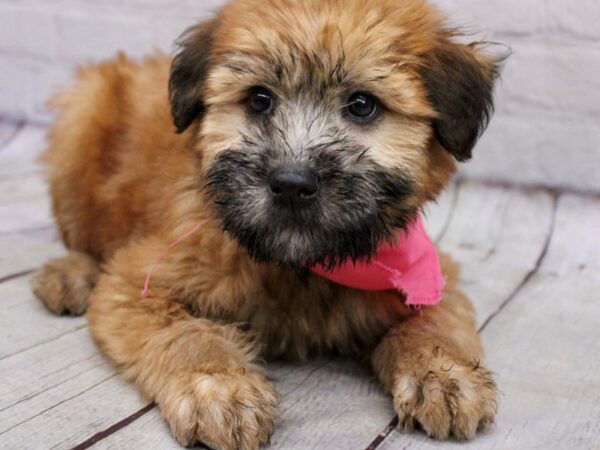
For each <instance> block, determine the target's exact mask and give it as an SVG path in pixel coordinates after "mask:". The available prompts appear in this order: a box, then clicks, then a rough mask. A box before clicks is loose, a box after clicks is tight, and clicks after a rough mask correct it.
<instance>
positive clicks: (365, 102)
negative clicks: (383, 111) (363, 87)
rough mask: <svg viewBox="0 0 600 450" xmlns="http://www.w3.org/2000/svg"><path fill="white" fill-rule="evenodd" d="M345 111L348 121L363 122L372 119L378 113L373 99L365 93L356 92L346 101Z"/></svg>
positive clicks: (376, 103)
mask: <svg viewBox="0 0 600 450" xmlns="http://www.w3.org/2000/svg"><path fill="white" fill-rule="evenodd" d="M346 111H347V113H348V116H349V117H350V119H352V120H355V121H357V122H365V121H369V120H372V119H374V118H375V117H376V116H377V114H378V112H379V107H378V102H377V99H376V98H375V97H373V96H372V95H371V94H367V93H365V92H356V93H354V94H352V95H351V96H350V98H349V99H348V106H346Z"/></svg>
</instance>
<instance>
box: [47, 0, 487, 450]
mask: <svg viewBox="0 0 600 450" xmlns="http://www.w3.org/2000/svg"><path fill="white" fill-rule="evenodd" d="M455 37H456V33H455V32H454V31H453V30H452V29H449V28H447V27H445V25H444V23H443V19H442V18H441V16H440V14H438V12H437V11H436V10H435V9H434V8H433V7H431V6H429V5H428V4H427V3H426V2H424V1H422V0H352V1H350V0H234V1H231V2H230V3H229V4H228V5H227V6H226V7H224V8H223V9H222V11H221V12H220V13H219V14H218V15H217V16H216V17H215V19H214V20H211V21H209V22H206V23H202V24H200V25H198V26H196V27H194V28H192V29H190V30H189V31H187V32H186V33H185V35H184V36H183V38H182V40H181V43H180V50H179V52H178V53H177V55H176V56H175V58H174V59H171V58H169V57H167V56H163V55H161V56H157V57H154V58H150V59H147V60H146V61H144V62H143V63H141V64H138V63H135V62H132V61H130V60H128V59H127V58H126V57H124V56H119V57H118V58H117V59H116V60H114V61H111V62H107V63H105V64H101V65H97V66H94V67H89V68H85V69H82V70H81V71H80V74H79V79H78V82H77V84H76V85H75V86H74V87H73V88H72V89H69V90H67V91H65V92H63V93H62V94H60V95H59V96H58V97H57V98H56V99H55V101H54V105H55V106H56V107H57V108H58V109H59V110H60V114H59V116H58V119H57V122H56V124H55V125H54V127H53V128H52V131H51V134H50V141H51V144H50V149H49V150H48V152H47V154H46V155H45V161H46V163H47V165H48V168H49V179H50V186H51V192H52V200H53V205H54V213H55V215H56V219H57V221H58V224H59V227H60V230H61V232H62V236H63V239H64V242H65V244H66V246H67V247H68V249H69V250H70V253H69V255H68V256H66V257H64V258H61V259H58V260H54V261H51V262H50V263H48V265H47V266H46V267H45V268H44V270H43V271H42V272H41V274H40V275H39V276H38V279H37V284H36V293H37V295H38V296H39V297H40V298H41V299H42V301H43V302H44V303H45V304H46V305H47V306H48V308H50V309H51V310H53V311H55V312H57V313H72V314H82V313H83V312H85V311H86V310H87V317H88V319H89V323H90V330H91V333H92V335H93V337H94V339H95V340H96V342H97V343H98V345H99V346H100V347H101V348H102V350H103V351H104V352H105V353H106V354H107V355H108V357H109V358H110V359H111V360H112V361H114V363H115V365H116V366H117V367H118V369H119V371H120V372H121V373H122V374H123V375H124V376H125V377H127V378H128V379H129V380H132V381H133V382H134V383H135V384H136V386H137V387H138V388H139V389H140V390H141V391H142V392H143V394H144V395H146V396H147V397H148V398H150V399H152V400H153V401H155V402H156V403H157V404H158V406H159V407H160V410H161V412H162V414H163V416H164V417H165V419H166V420H167V422H168V423H169V425H170V427H171V430H172V431H173V434H174V435H175V437H176V438H177V440H178V441H179V442H181V443H182V444H185V445H188V444H192V443H195V442H203V443H205V444H207V445H209V446H211V447H214V448H218V449H255V448H257V447H258V446H259V445H260V444H261V443H265V442H266V441H267V440H268V438H269V435H270V433H271V432H272V430H273V423H274V419H275V417H276V408H277V403H278V395H277V393H276V392H275V389H274V388H273V386H272V385H271V383H270V382H269V381H268V380H267V379H266V378H265V377H264V376H263V375H262V374H261V370H260V368H259V367H258V365H259V361H260V360H261V359H262V358H270V357H288V358H296V359H304V358H307V357H309V356H311V355H314V354H317V353H323V352H337V353H341V354H344V355H349V356H352V357H357V358H361V359H363V360H367V361H370V363H371V366H372V369H373V371H374V373H375V374H376V376H377V377H378V379H379V380H380V381H381V385H382V386H383V388H384V389H385V390H386V391H387V392H389V393H390V394H391V395H392V397H393V401H394V406H395V409H396V411H397V413H398V416H399V419H400V426H401V427H402V428H403V429H405V430H410V429H412V427H413V426H414V425H415V424H416V423H418V424H420V426H421V427H422V428H423V429H424V430H425V431H426V432H427V434H428V435H430V436H432V437H434V438H436V439H446V438H448V437H449V436H451V435H452V436H455V437H456V438H458V439H470V438H473V437H474V436H475V433H476V431H477V430H478V429H479V428H480V427H483V426H485V425H486V424H489V423H491V422H492V421H493V420H494V414H495V406H496V403H495V402H496V388H495V384H494V381H493V380H492V377H491V376H490V373H489V371H488V370H486V369H485V368H484V367H483V366H482V365H480V363H479V360H480V358H481V356H482V349H481V345H480V342H479V337H478V335H477V331H476V328H475V319H474V313H473V308H472V306H471V304H470V303H469V301H468V300H467V299H466V298H465V296H464V295H463V294H462V293H461V292H460V291H459V290H458V289H457V281H456V280H457V269H456V267H454V265H453V264H452V263H451V262H450V260H449V259H448V258H446V257H444V256H442V257H441V266H442V272H443V273H444V276H445V277H446V283H445V287H444V288H443V293H441V294H440V295H441V297H442V299H441V302H440V303H439V304H436V305H428V306H423V308H422V309H420V310H416V309H414V308H411V307H410V306H409V305H411V304H420V303H437V301H438V300H439V299H437V298H434V297H435V296H434V297H430V298H425V297H423V298H420V297H419V295H418V294H415V293H414V292H417V291H419V289H420V290H421V291H423V290H424V291H427V290H430V291H432V292H435V289H436V288H439V289H441V287H442V285H443V281H442V282H441V284H440V279H441V278H439V277H436V270H437V268H438V267H439V263H438V257H437V256H436V255H435V253H433V256H432V255H431V254H428V255H427V256H426V258H425V259H424V261H425V260H426V261H429V262H431V263H432V264H431V266H430V267H429V269H431V270H430V273H426V271H423V270H424V269H422V268H418V264H420V263H419V261H417V260H416V259H415V261H413V262H411V261H410V258H408V259H407V261H408V262H407V261H405V262H404V263H403V264H404V266H405V269H407V272H406V273H407V274H408V275H406V277H405V278H403V276H404V275H405V274H404V273H400V272H397V271H394V270H395V269H393V268H392V269H390V270H391V271H390V273H394V274H396V275H397V278H396V279H394V280H393V282H394V283H395V284H394V286H395V287H396V289H395V288H394V286H391V287H390V288H389V289H386V288H385V286H384V287H383V288H381V287H380V288H373V289H362V288H361V286H353V285H352V280H350V282H349V284H344V282H342V281H339V282H338V281H335V277H334V276H333V275H332V274H333V272H331V271H335V270H341V271H342V272H343V271H345V270H350V271H351V270H352V264H353V262H357V263H359V265H358V266H356V267H358V268H359V270H358V272H360V271H362V270H363V269H364V270H365V271H367V272H368V271H369V270H371V269H373V267H376V266H377V267H379V268H381V267H383V268H385V269H386V270H387V269H389V266H386V265H385V264H382V263H381V261H380V260H379V259H378V258H379V256H378V255H379V254H380V253H381V249H382V248H383V247H386V248H388V250H389V249H394V248H395V249H396V250H393V251H395V252H396V254H395V256H394V257H398V258H402V257H404V256H406V255H405V254H404V253H402V250H401V249H400V250H398V249H399V248H400V247H401V246H400V244H399V243H398V242H399V241H398V240H402V239H408V240H410V239H412V238H410V236H412V235H411V233H416V234H415V235H414V236H416V237H415V239H421V241H419V242H420V243H423V242H425V241H422V239H423V233H422V229H421V226H420V219H419V210H420V209H421V208H422V206H423V205H424V204H425V203H426V202H427V201H430V200H433V199H434V198H435V197H436V196H437V195H438V193H439V192H440V191H441V190H442V189H443V188H444V186H445V184H446V183H447V182H448V179H449V178H450V176H451V174H452V173H453V171H454V169H455V160H459V161H463V160H466V159H468V158H469V157H470V156H471V150H472V149H473V146H474V145H475V142H476V140H477V138H478V137H479V135H480V133H481V132H482V130H483V129H484V128H485V125H486V122H487V120H488V117H489V114H490V113H491V110H492V90H493V84H494V80H495V78H496V76H497V72H498V63H499V61H498V60H495V59H494V58H492V57H490V56H488V55H486V54H484V53H483V52H482V51H481V46H480V45H477V44H472V45H464V44H460V43H457V42H456V41H455V40H454V38H455ZM173 121H174V123H175V126H173ZM200 225H204V227H203V228H202V229H199V228H200ZM190 230H193V231H196V232H195V233H189V231H190ZM399 230H401V231H399ZM404 232H406V233H405V234H403V233H404ZM407 236H409V237H407ZM409 238H410V239H409ZM173 243H176V244H177V245H172V244H173ZM405 244H406V243H405ZM406 245H407V246H408V247H410V248H411V249H412V248H413V247H411V246H412V245H413V244H411V243H408V244H406ZM419 245H421V244H419ZM423 245H424V247H423V248H426V247H427V245H430V244H427V242H425V243H424V244H423ZM398 246H400V247H398ZM417 247H418V245H416V246H415V248H417ZM167 248H170V250H169V252H166V251H165V249H167ZM419 248H421V247H419ZM431 248H433V247H431ZM411 251H412V250H411ZM161 254H163V257H162V258H159V255H161ZM403 255H404V256H403ZM155 263H156V264H155ZM413 263H414V264H415V266H414V268H413V267H412V264H413ZM386 264H387V263H386ZM390 264H392V263H390ZM152 266H154V268H153V270H151V267H152ZM355 269H356V268H355ZM413 269H414V270H413ZM429 269H427V270H429ZM411 271H412V272H415V271H416V272H418V273H417V275H414V274H412V275H411ZM149 272H151V274H152V278H151V279H150V280H149V286H148V284H147V283H146V281H147V275H148V273H149ZM328 272H331V274H330V275H332V276H331V277H329V276H328ZM367 272H365V273H367ZM361 273H362V272H361ZM342 275H343V274H342ZM355 275H356V274H355ZM358 275H360V274H358ZM370 276H371V275H369V277H370ZM428 277H429V278H428ZM342 278H344V277H343V276H342ZM350 278H352V277H350ZM363 278H368V277H363ZM392 278H393V277H392ZM352 279H354V278H352ZM332 280H333V281H332ZM415 280H416V281H417V282H415ZM372 281H373V280H367V284H369V283H371V282H372ZM429 281H430V282H431V285H429V284H428V283H429ZM145 283H146V285H147V287H148V289H146V291H145V293H146V295H143V294H142V293H141V291H142V289H143V288H144V285H145ZM402 283H405V284H402ZM359 284H360V283H359ZM413 288H414V289H416V291H413ZM421 291H419V292H421ZM440 292H441V291H440ZM411 295H413V297H414V298H413V297H410V296H411ZM411 298H412V301H410V300H411ZM420 299H421V300H423V301H422V302H421V301H420Z"/></svg>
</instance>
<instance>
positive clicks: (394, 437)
mask: <svg viewBox="0 0 600 450" xmlns="http://www.w3.org/2000/svg"><path fill="white" fill-rule="evenodd" d="M598 230H600V199H598V198H582V197H575V196H571V195H566V196H563V197H561V198H560V201H559V203H558V210H557V214H556V222H555V231H554V233H553V236H552V240H551V242H550V245H549V248H548V250H547V253H546V255H545V257H544V259H543V261H542V264H541V267H540V268H539V270H537V271H536V272H535V274H533V275H532V276H531V277H530V279H529V280H528V282H527V283H526V284H525V285H524V286H523V288H522V289H521V290H520V291H519V292H518V293H517V294H516V295H515V296H514V298H513V299H512V300H511V301H510V302H509V303H508V304H507V305H506V306H505V307H504V309H502V310H501V311H500V312H499V313H498V314H497V315H496V317H494V319H493V320H492V321H491V322H490V323H489V324H488V326H487V327H486V328H485V330H484V331H483V333H482V336H483V340H484V344H485V346H486V348H487V349H488V355H489V356H488V360H489V364H490V365H491V366H492V367H493V368H494V369H495V371H496V373H497V378H498V383H499V386H500V389H501V390H502V393H503V395H502V397H501V399H500V405H499V415H498V420H497V425H496V426H495V428H493V429H492V430H490V431H489V432H487V433H486V434H484V435H482V436H480V437H479V438H478V439H477V440H475V441H473V442H472V443H469V444H460V448H473V449H478V450H480V449H482V450H483V449H505V448H515V449H516V448H527V449H529V448H539V449H557V450H558V449H566V448H577V449H597V448H598V443H599V442H600V425H599V424H600V407H599V406H598V405H600V377H599V376H598V373H600V358H598V355H599V354H600V294H599V293H600V276H599V274H600V245H599V235H598ZM455 446H456V447H457V448H458V445H455ZM379 448H380V449H384V450H388V449H400V448H415V449H439V448H446V446H445V445H443V444H438V443H435V442H432V441H429V440H427V439H426V438H424V437H423V436H418V437H414V436H410V437H407V436H403V435H401V434H399V433H396V432H394V433H392V434H391V435H390V436H389V438H388V439H387V440H386V442H385V443H384V444H383V445H382V446H380V447H379Z"/></svg>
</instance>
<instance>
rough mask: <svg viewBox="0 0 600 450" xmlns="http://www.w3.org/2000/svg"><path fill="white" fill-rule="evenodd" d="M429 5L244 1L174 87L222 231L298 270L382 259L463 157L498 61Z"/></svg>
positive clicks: (480, 124) (203, 34)
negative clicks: (382, 250) (454, 34)
mask: <svg viewBox="0 0 600 450" xmlns="http://www.w3.org/2000/svg"><path fill="white" fill-rule="evenodd" d="M450 39H451V33H449V32H448V31H446V30H445V29H444V28H443V27H442V23H441V21H440V19H439V17H438V15H437V13H436V12H435V10H433V9H432V8H430V7H429V6H427V5H425V4H424V3H423V2H422V1H420V0H394V1H392V0H368V1H367V0H356V1H352V2H340V1H335V0H326V1H323V0H297V1H281V0H278V1H275V0H238V1H234V2H232V3H230V4H229V5H228V6H227V7H225V8H224V10H223V11H222V12H221V14H220V15H219V16H218V17H217V18H216V19H215V20H213V21H212V22H210V23H207V24H203V25H200V26H198V27H196V28H194V29H192V30H190V31H188V33H187V34H186V35H185V37H184V39H183V41H182V47H181V51H180V53H179V54H178V55H177V56H176V58H175V60H174V63H173V68H172V73H171V81H170V94H171V101H172V109H173V116H174V119H175V124H176V126H177V128H178V130H179V131H180V132H182V131H184V130H185V129H187V128H188V127H190V125H192V124H195V126H193V127H190V128H191V130H192V131H191V133H193V134H194V135H195V138H196V142H197V144H196V150H197V152H198V154H199V157H200V158H201V161H202V165H201V167H202V170H203V172H204V173H203V174H201V176H202V177H203V179H204V181H205V185H206V188H207V192H208V193H209V195H210V198H211V199H212V201H213V202H214V206H215V209H216V212H217V215H218V217H219V218H220V220H221V221H222V223H223V227H224V228H225V229H226V230H227V231H228V232H229V233H231V235H232V236H233V237H235V238H236V239H237V240H238V241H239V242H240V243H241V244H242V245H243V246H244V247H245V248H246V249H247V251H248V253H249V254H250V255H251V256H253V257H255V258H256V259H258V260H264V261H273V262H279V263H283V264H286V265H290V266H293V267H307V266H311V265H313V264H316V263H324V264H329V265H335V264H337V263H340V262H342V261H344V260H346V259H348V258H352V259H358V258H363V257H368V256H370V255H372V254H373V253H374V252H375V251H376V250H377V248H378V246H379V245H380V244H381V242H382V241H384V240H386V239H389V238H390V237H391V236H392V235H393V232H394V230H395V229H397V228H403V227H405V226H406V225H407V224H408V223H409V222H410V221H411V220H413V218H414V217H415V215H416V213H417V211H418V210H419V208H420V207H421V206H422V205H423V203H424V202H426V201H427V200H430V199H433V198H434V197H435V196H436V195H437V194H438V193H439V191H440V190H441V189H442V188H443V186H444V185H445V184H446V182H447V180H448V178H449V176H450V175H451V173H452V172H453V170H454V159H458V160H464V159H468V158H469V157H470V154H471V150H472V148H473V146H474V144H475V142H476V140H477V138H478V136H479V134H480V131H481V130H482V129H483V128H484V127H485V123H486V121H487V118H488V114H489V112H490V111H491V106H492V103H491V99H492V85H493V81H494V78H495V76H496V64H495V62H493V61H492V60H491V59H489V58H487V57H485V56H483V55H481V54H479V53H478V50H477V48H476V47H475V46H464V45H459V44H456V43H453V42H452V41H451V40H450Z"/></svg>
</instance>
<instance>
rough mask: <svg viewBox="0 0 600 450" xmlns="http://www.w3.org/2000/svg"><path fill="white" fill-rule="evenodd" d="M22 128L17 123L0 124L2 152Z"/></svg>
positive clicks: (0, 148) (0, 149) (0, 147)
mask: <svg viewBox="0 0 600 450" xmlns="http://www.w3.org/2000/svg"><path fill="white" fill-rule="evenodd" d="M20 127H21V126H20V125H19V124H17V123H11V122H0V151H2V148H3V147H5V146H6V144H7V142H10V140H11V139H12V138H13V137H14V136H15V134H16V133H17V132H18V131H19V128H20Z"/></svg>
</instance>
